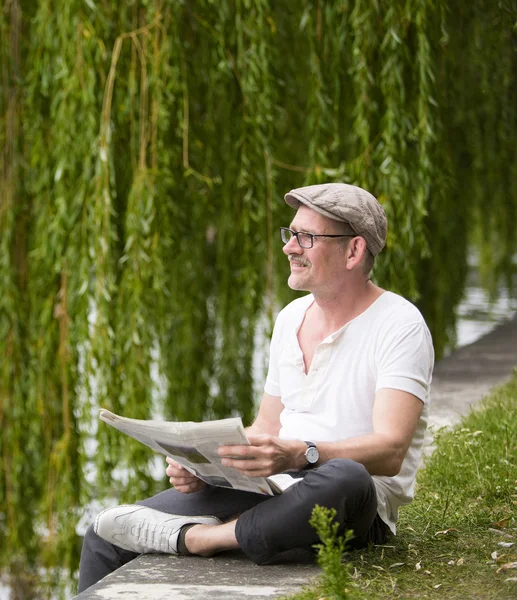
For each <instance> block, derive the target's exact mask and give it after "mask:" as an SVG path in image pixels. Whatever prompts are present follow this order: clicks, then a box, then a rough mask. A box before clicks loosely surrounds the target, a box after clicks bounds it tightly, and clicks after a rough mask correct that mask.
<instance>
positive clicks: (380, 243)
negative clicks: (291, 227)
mask: <svg viewBox="0 0 517 600" xmlns="http://www.w3.org/2000/svg"><path fill="white" fill-rule="evenodd" d="M284 199H285V201H286V202H287V204H289V206H292V207H293V208H299V207H300V205H301V204H303V205H305V206H307V207H309V208H312V209H313V210H315V211H316V212H318V213H320V214H321V215H323V216H325V217H328V218H329V219H334V221H344V222H345V223H349V224H350V226H351V227H352V229H353V230H354V231H355V232H356V233H357V235H360V236H362V237H364V239H365V241H366V246H367V247H368V249H369V250H370V252H371V253H372V254H373V255H374V256H377V254H379V252H380V251H381V250H382V249H383V248H384V245H385V244H386V230H387V221H386V213H385V212H384V209H383V208H382V206H381V205H380V204H379V202H378V200H377V198H375V197H374V196H372V194H370V192H367V191H366V190H363V189H362V188H360V187H357V186H355V185H348V184H347V183H322V184H319V185H308V186H306V187H301V188H297V189H295V190H291V191H290V192H289V193H288V194H286V195H285V196H284Z"/></svg>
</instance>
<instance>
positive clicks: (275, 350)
mask: <svg viewBox="0 0 517 600" xmlns="http://www.w3.org/2000/svg"><path fill="white" fill-rule="evenodd" d="M281 329H282V312H281V313H280V314H279V315H278V317H277V320H276V322H275V326H274V328H273V335H272V336H271V343H270V345H269V368H268V372H267V377H266V383H265V384H264V391H265V392H266V394H270V395H271V396H281V395H282V392H281V389H280V372H279V369H278V359H279V356H280V337H281V335H280V330H281Z"/></svg>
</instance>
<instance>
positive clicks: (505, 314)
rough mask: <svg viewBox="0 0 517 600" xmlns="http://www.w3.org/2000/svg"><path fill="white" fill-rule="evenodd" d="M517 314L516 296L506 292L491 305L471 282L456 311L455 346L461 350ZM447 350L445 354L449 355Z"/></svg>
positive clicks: (486, 297) (449, 351) (485, 296)
mask: <svg viewBox="0 0 517 600" xmlns="http://www.w3.org/2000/svg"><path fill="white" fill-rule="evenodd" d="M516 312H517V296H514V297H513V298H512V297H510V296H509V294H508V292H507V290H502V291H501V292H500V297H499V298H498V299H497V300H496V301H495V302H493V303H491V302H490V298H489V296H488V294H487V293H486V292H485V291H484V290H482V289H481V288H479V287H478V286H477V285H476V282H475V281H474V282H472V283H471V284H470V285H469V286H468V287H467V288H466V290H465V296H464V299H463V301H462V302H461V303H460V305H459V306H458V309H457V315H458V325H457V346H456V347H459V348H461V347H462V346H466V345H468V344H472V343H473V342H475V341H476V340H478V339H479V338H481V337H483V336H484V335H486V334H487V333H489V332H490V331H492V329H494V327H495V326H496V325H497V324H498V323H500V322H502V321H505V320H507V319H511V318H512V317H513V316H514V315H515V313H516ZM452 350H453V348H449V349H448V352H447V353H446V354H450V353H451V351H452Z"/></svg>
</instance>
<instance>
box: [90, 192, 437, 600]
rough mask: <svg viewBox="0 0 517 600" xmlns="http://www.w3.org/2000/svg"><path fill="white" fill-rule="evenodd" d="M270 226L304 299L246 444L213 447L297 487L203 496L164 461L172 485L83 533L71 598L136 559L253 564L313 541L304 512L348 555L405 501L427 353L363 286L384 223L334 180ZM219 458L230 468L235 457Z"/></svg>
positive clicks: (278, 349) (284, 316)
mask: <svg viewBox="0 0 517 600" xmlns="http://www.w3.org/2000/svg"><path fill="white" fill-rule="evenodd" d="M285 200H286V202H287V203H288V204H289V205H290V206H291V207H293V208H295V209H297V212H296V215H295V217H294V219H293V221H292V223H291V225H290V227H289V228H282V230H281V234H282V240H283V242H284V243H285V246H284V253H285V254H286V255H287V257H288V259H289V261H290V266H291V274H290V277H289V282H288V283H289V286H290V287H291V288H293V289H295V290H306V291H309V292H310V294H308V295H306V296H304V297H302V298H299V299H297V300H295V301H294V302H292V303H291V304H289V305H288V306H287V307H286V308H284V310H282V311H281V313H280V314H279V316H278V319H277V321H276V324H275V329H274V332H273V337H272V340H271V351H270V364H269V371H268V376H267V380H266V384H265V391H264V395H263V397H262V400H261V403H260V407H259V411H258V415H257V418H256V420H255V422H254V423H253V425H252V426H251V427H249V428H248V430H247V433H248V437H249V440H250V442H251V445H250V446H231V447H221V448H220V449H219V453H220V455H221V456H222V457H225V458H223V462H224V464H225V465H227V466H232V467H235V468H236V469H239V470H240V471H242V472H243V473H245V474H247V475H251V476H269V475H272V474H276V473H282V472H285V471H289V472H290V473H292V474H294V475H296V476H297V477H302V478H303V479H302V480H301V481H300V482H298V483H296V484H295V485H293V486H291V487H290V488H289V489H288V490H287V491H285V492H284V493H283V494H282V495H279V496H274V497H269V496H262V495H258V494H253V493H249V492H242V491H238V490H228V489H225V488H215V487H209V486H206V485H205V484H204V483H203V482H202V481H200V480H199V479H197V478H196V477H195V476H193V475H191V474H190V473H189V472H187V471H186V470H185V469H183V468H182V467H181V466H180V465H178V464H177V463H175V462H174V461H173V460H171V459H169V458H168V459H167V462H168V467H167V470H166V473H167V475H168V476H169V478H170V482H171V483H172V484H173V486H174V488H172V489H169V490H166V491H165V492H162V493H161V494H158V495H157V496H154V497H153V498H150V499H147V500H145V501H143V502H142V503H141V504H136V505H130V506H125V507H124V506H123V507H117V508H114V509H108V510H106V511H104V512H103V513H101V514H100V515H99V516H98V517H97V519H96V522H95V524H94V526H93V527H90V529H89V530H88V532H87V534H86V537H85V541H84V546H83V553H82V557H81V573H80V583H79V590H80V591H81V590H83V589H86V588H87V587H89V586H90V585H93V583H95V582H96V581H98V580H99V579H101V578H102V577H104V576H105V575H107V574H108V573H110V572H111V571H113V570H114V569H116V568H118V567H119V566H121V565H122V564H124V563H126V562H128V561H129V560H131V559H132V558H134V557H135V556H137V555H138V554H139V553H145V552H165V553H171V554H197V555H201V556H210V555H212V554H214V553H217V552H220V551H223V550H228V549H233V548H241V549H242V550H243V551H244V553H245V554H246V555H247V556H248V557H249V558H251V559H252V560H253V561H254V562H255V563H257V564H263V563H266V562H271V561H274V560H275V557H277V556H278V555H279V554H280V553H282V552H283V551H286V550H290V549H293V548H311V546H312V545H313V544H314V543H316V542H317V538H316V533H315V531H314V530H313V529H312V528H311V527H310V525H309V523H308V522H309V519H310V516H311V513H312V509H313V507H314V506H315V504H320V505H323V506H328V507H331V508H335V509H336V511H337V519H338V521H339V523H340V532H341V533H344V532H345V531H346V530H347V529H352V530H353V532H354V540H353V545H355V546H356V547H361V546H365V545H367V544H368V543H369V542H374V543H383V542H384V541H385V539H386V536H387V534H388V532H389V531H390V530H391V531H392V532H393V533H395V530H396V529H395V523H396V520H397V511H398V508H399V507H400V506H401V505H403V504H407V503H408V502H410V501H411V498H412V496H413V488H414V481H415V475H416V470H417V466H418V462H419V458H420V453H421V447H422V442H423V437H424V431H425V427H426V423H427V412H428V406H429V392H430V382H431V374H432V370H433V360H434V354H433V348H432V342H431V337H430V334H429V331H428V329H427V327H426V325H425V322H424V320H423V318H422V316H421V314H420V313H419V311H418V310H417V309H416V308H415V307H414V306H413V305H412V304H410V303H409V302H408V301H406V300H404V299H403V298H401V297H400V296H397V295H396V294H393V293H391V292H387V291H385V290H383V289H381V288H379V287H378V286H376V285H375V284H374V283H373V282H372V281H371V279H370V270H371V268H372V265H373V260H374V257H375V256H376V255H377V254H378V253H379V252H380V251H381V250H382V248H383V247H384V245H385V241H386V216H385V213H384V210H383V209H382V207H381V206H380V204H379V203H378V202H377V200H376V199H375V198H374V197H373V196H372V195H371V194H369V193H368V192H367V191H365V190H363V189H361V188H358V187H355V186H351V185H346V184H341V183H333V184H324V185H313V186H308V187H304V188H300V189H296V190H292V191H291V192H289V193H288V194H287V195H286V196H285ZM232 457H239V458H238V459H236V458H232Z"/></svg>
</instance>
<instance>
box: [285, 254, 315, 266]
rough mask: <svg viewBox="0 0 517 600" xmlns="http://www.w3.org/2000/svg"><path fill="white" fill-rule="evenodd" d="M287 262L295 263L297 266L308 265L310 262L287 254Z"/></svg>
mask: <svg viewBox="0 0 517 600" xmlns="http://www.w3.org/2000/svg"><path fill="white" fill-rule="evenodd" d="M289 262H290V263H291V265H295V266H297V267H310V266H311V263H310V262H309V261H308V260H304V259H300V258H295V257H294V256H292V255H291V256H289Z"/></svg>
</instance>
